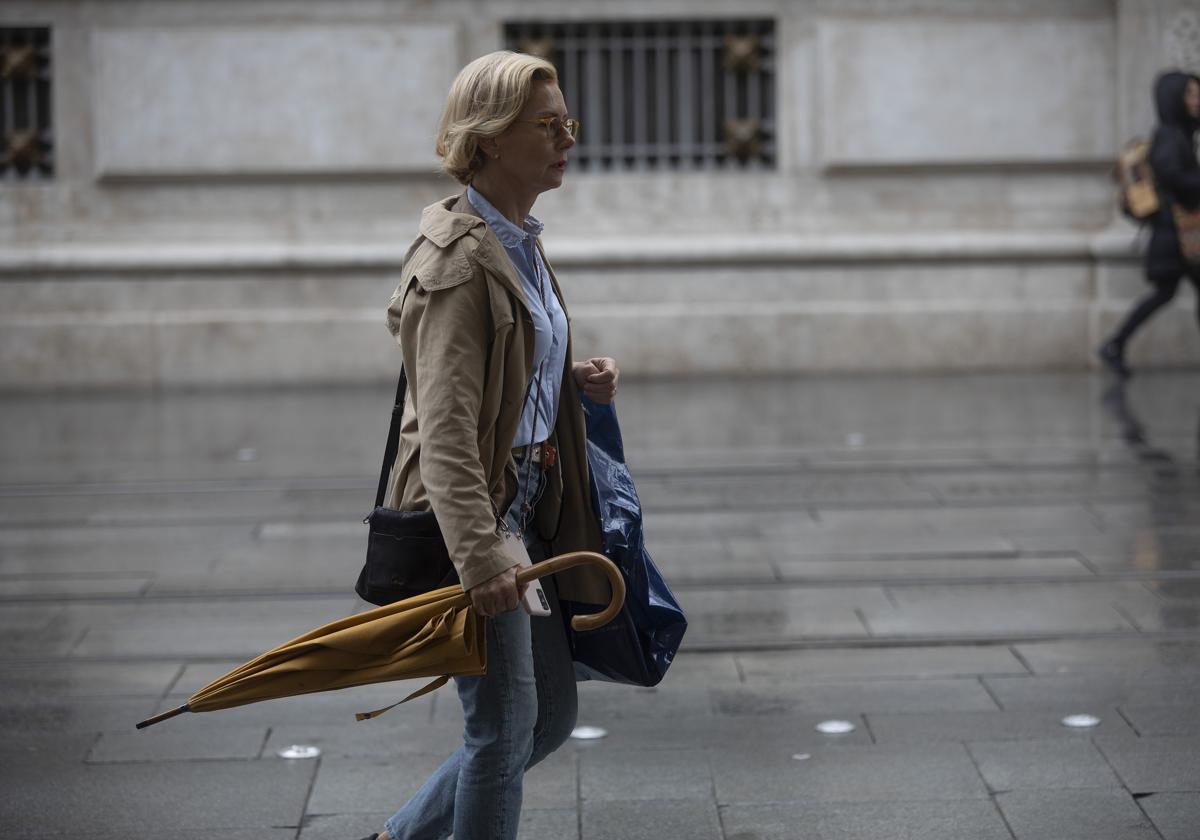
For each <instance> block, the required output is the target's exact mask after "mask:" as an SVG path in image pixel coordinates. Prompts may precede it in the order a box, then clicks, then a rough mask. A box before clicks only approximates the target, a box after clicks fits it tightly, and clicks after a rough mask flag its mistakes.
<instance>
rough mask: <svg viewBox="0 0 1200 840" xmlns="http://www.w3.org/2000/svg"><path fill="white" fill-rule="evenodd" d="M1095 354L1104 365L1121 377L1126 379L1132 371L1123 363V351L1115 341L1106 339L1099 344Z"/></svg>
mask: <svg viewBox="0 0 1200 840" xmlns="http://www.w3.org/2000/svg"><path fill="white" fill-rule="evenodd" d="M1096 355H1097V356H1099V357H1100V361H1102V362H1103V363H1104V366H1105V367H1106V368H1108V369H1109V370H1111V371H1112V372H1113V373H1115V374H1116V375H1117V376H1119V377H1121V378H1122V379H1128V378H1129V377H1130V376H1132V375H1133V371H1131V370H1130V369H1129V367H1128V366H1127V365H1126V364H1125V351H1124V349H1123V348H1122V347H1121V345H1119V344H1117V343H1116V342H1115V341H1106V342H1104V343H1103V344H1101V345H1100V349H1099V350H1097V351H1096Z"/></svg>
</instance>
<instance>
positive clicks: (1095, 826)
mask: <svg viewBox="0 0 1200 840" xmlns="http://www.w3.org/2000/svg"><path fill="white" fill-rule="evenodd" d="M996 803H997V804H998V805H999V806H1000V810H1001V811H1002V812H1003V814H1004V818H1005V819H1006V820H1007V821H1008V824H1009V826H1010V827H1011V828H1012V831H1013V834H1014V835H1015V836H1016V838H1017V840H1159V837H1158V832H1156V831H1155V830H1154V826H1153V825H1151V823H1150V820H1149V819H1148V818H1147V817H1146V815H1145V814H1143V813H1142V811H1141V809H1140V808H1138V806H1137V802H1136V801H1135V800H1134V799H1133V797H1132V796H1130V795H1129V793H1128V792H1126V791H1123V790H1048V791H1025V790H1021V791H1013V792H1011V793H1002V794H998V795H997V796H996Z"/></svg>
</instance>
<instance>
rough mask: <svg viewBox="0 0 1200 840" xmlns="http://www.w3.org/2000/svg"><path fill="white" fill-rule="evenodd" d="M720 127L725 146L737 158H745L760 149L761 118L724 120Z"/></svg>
mask: <svg viewBox="0 0 1200 840" xmlns="http://www.w3.org/2000/svg"><path fill="white" fill-rule="evenodd" d="M721 129H722V132H723V133H724V135H725V148H726V149H727V150H728V151H729V154H731V155H732V156H734V157H736V158H737V159H738V160H747V159H749V158H752V157H755V156H757V155H758V154H759V153H760V152H761V151H762V120H725V122H724V124H723V125H722V126H721Z"/></svg>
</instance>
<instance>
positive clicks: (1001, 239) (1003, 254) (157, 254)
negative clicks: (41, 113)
mask: <svg viewBox="0 0 1200 840" xmlns="http://www.w3.org/2000/svg"><path fill="white" fill-rule="evenodd" d="M1135 235H1136V234H1135V232H1134V230H1133V229H1132V228H1130V227H1122V228H1109V229H1107V230H1105V231H1101V232H1097V233H1082V232H1071V231H1062V232H1051V233H1023V232H1013V233H987V232H979V231H964V232H956V231H944V232H939V233H919V234H910V233H889V234H865V235H857V236H846V235H843V234H834V235H829V236H821V235H812V234H808V235H804V236H720V237H713V236H709V237H695V238H684V237H672V238H669V239H652V238H649V237H636V238H635V237H627V238H599V239H567V238H555V239H551V240H550V241H548V242H547V250H548V251H549V252H550V256H551V259H552V260H553V262H554V264H555V265H556V266H564V267H565V266H580V265H586V266H622V265H688V264H698V263H702V264H706V265H722V264H740V265H744V264H747V263H755V264H763V263H785V264H786V263H793V264H794V263H808V262H814V263H817V262H919V261H929V260H964V261H976V260H983V261H991V260H1094V259H1104V260H1112V259H1116V260H1122V259H1129V260H1132V259H1135V258H1136V257H1137V251H1136V250H1135V239H1134V237H1135ZM408 244H409V243H407V242H403V243H396V244H389V243H379V242H368V243H283V242H261V243H211V244H203V245H198V244H174V245H173V244H155V245H138V244H122V245H109V244H101V243H94V244H93V243H89V244H82V243H64V244H55V245H49V244H46V245H37V246H24V247H20V246H17V247H3V248H0V278H4V277H6V276H8V277H11V276H13V275H17V276H21V275H28V274H44V273H51V272H72V273H93V272H145V271H165V270H172V271H192V272H224V271H244V270H299V269H318V270H322V269H323V270H336V269H346V268H357V269H363V268H381V269H395V268H397V267H399V265H400V264H401V262H402V261H403V259H404V254H405V252H406V250H407V249H408Z"/></svg>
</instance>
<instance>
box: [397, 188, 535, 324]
mask: <svg viewBox="0 0 1200 840" xmlns="http://www.w3.org/2000/svg"><path fill="white" fill-rule="evenodd" d="M420 233H421V235H422V236H424V237H425V238H426V239H428V240H429V241H430V242H432V243H433V244H434V245H436V246H438V247H439V248H448V247H449V246H450V245H452V244H453V243H454V242H456V241H457V240H459V239H461V238H462V237H464V236H468V235H469V236H470V238H471V240H472V241H471V243H470V244H469V245H468V248H467V250H468V252H469V253H470V254H471V258H472V259H474V260H475V261H476V262H477V263H479V264H480V265H481V266H483V267H484V268H485V269H487V270H488V271H489V272H490V273H491V274H492V275H494V276H495V277H497V278H498V279H499V280H500V282H501V283H502V284H503V285H504V286H505V288H507V289H508V291H509V292H511V293H512V294H513V295H514V296H515V297H516V298H517V300H519V301H521V305H522V306H523V307H525V309H526V310H528V309H529V301H528V300H526V298H525V286H524V284H523V283H521V278H520V277H519V276H518V275H517V269H516V268H515V267H514V266H513V264H512V260H511V259H509V257H508V252H506V251H505V250H504V246H503V245H501V244H500V240H499V239H497V238H496V234H495V233H493V232H492V229H491V228H490V227H488V225H487V222H485V221H484V220H483V216H481V215H480V214H479V211H478V210H476V209H475V207H474V206H473V205H472V204H471V202H470V201H468V200H467V193H466V191H465V190H464V191H463V192H461V193H459V194H458V195H452V196H450V197H449V198H444V199H442V200H441V201H439V202H437V203H436V204H431V205H429V206H428V207H426V208H425V209H424V210H423V211H422V212H421V226H420Z"/></svg>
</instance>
